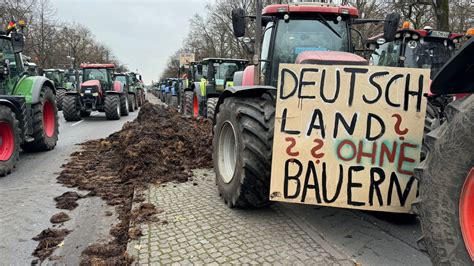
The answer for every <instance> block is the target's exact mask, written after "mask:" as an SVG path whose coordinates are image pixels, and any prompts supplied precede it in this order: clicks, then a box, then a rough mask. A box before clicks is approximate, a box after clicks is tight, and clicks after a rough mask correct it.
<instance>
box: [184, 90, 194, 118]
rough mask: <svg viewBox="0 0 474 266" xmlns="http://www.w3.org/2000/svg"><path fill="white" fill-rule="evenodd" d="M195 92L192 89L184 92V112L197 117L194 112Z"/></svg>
mask: <svg viewBox="0 0 474 266" xmlns="http://www.w3.org/2000/svg"><path fill="white" fill-rule="evenodd" d="M193 99H194V93H193V92H192V91H185V92H184V114H185V115H189V116H191V117H195V113H194V101H193Z"/></svg>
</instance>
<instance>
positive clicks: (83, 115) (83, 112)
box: [81, 111, 91, 117]
mask: <svg viewBox="0 0 474 266" xmlns="http://www.w3.org/2000/svg"><path fill="white" fill-rule="evenodd" d="M89 116H91V111H81V117H89Z"/></svg>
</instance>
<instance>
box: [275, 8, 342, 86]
mask: <svg viewBox="0 0 474 266" xmlns="http://www.w3.org/2000/svg"><path fill="white" fill-rule="evenodd" d="M325 22H327V24H325V23H324V22H323V21H321V20H318V19H314V17H312V18H311V19H293V20H290V21H288V22H285V21H283V20H280V21H279V23H278V26H277V29H276V39H275V48H274V49H275V50H274V54H273V60H272V62H273V65H272V80H271V84H272V85H273V86H276V83H277V79H278V68H279V65H280V63H295V62H296V58H297V57H298V55H299V54H300V53H302V52H306V51H343V52H349V51H350V38H349V31H348V25H347V22H345V21H341V22H335V19H334V20H333V19H328V20H325ZM335 32H337V34H336V33H335Z"/></svg>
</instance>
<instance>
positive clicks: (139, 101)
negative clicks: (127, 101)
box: [135, 90, 143, 110]
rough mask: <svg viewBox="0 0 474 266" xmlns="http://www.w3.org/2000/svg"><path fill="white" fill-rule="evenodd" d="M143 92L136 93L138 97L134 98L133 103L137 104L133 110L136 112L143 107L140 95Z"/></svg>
mask: <svg viewBox="0 0 474 266" xmlns="http://www.w3.org/2000/svg"><path fill="white" fill-rule="evenodd" d="M142 93H143V92H141V91H140V90H139V91H138V97H136V99H135V102H136V103H137V104H136V105H135V107H136V109H135V110H138V108H140V107H142V105H143V99H142V95H141V94H142Z"/></svg>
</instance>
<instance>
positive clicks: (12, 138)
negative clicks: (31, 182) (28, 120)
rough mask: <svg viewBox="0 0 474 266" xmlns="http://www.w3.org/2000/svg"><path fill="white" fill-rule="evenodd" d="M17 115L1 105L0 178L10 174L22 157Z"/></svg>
mask: <svg viewBox="0 0 474 266" xmlns="http://www.w3.org/2000/svg"><path fill="white" fill-rule="evenodd" d="M19 124H20V123H19V122H18V120H17V119H16V117H15V113H14V112H13V111H12V110H11V109H10V108H8V107H7V106H3V105H0V176H6V175H8V174H10V173H11V172H12V171H13V169H14V168H15V165H16V162H17V161H18V158H19V157H20V128H19Z"/></svg>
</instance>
